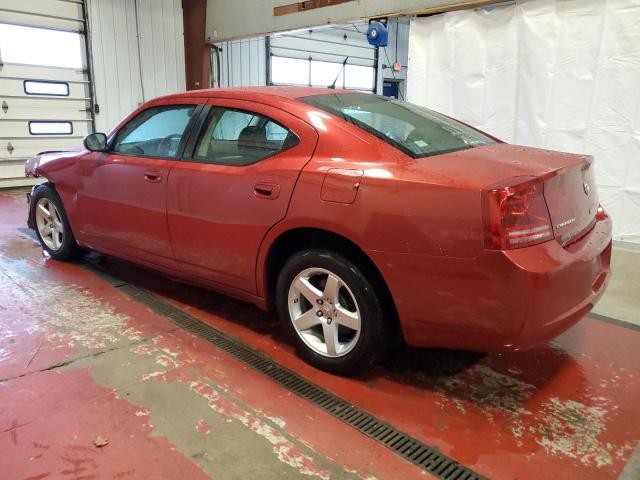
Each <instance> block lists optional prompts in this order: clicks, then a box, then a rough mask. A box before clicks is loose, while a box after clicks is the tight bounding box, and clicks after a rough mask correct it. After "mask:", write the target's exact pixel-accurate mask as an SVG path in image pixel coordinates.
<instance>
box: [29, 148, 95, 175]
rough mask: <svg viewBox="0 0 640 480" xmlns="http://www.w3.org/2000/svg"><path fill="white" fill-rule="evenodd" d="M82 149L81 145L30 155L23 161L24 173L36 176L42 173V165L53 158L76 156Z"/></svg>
mask: <svg viewBox="0 0 640 480" xmlns="http://www.w3.org/2000/svg"><path fill="white" fill-rule="evenodd" d="M83 150H84V149H83V148H82V147H74V148H68V149H65V150H47V151H44V152H40V153H38V154H37V155H36V156H34V157H31V158H30V159H29V160H27V161H26V163H25V173H26V175H27V177H38V176H40V175H41V174H42V170H41V169H42V167H44V166H45V165H48V164H50V163H51V162H53V161H54V160H60V159H63V158H70V157H77V156H78V154H79V153H80V152H82V151H83Z"/></svg>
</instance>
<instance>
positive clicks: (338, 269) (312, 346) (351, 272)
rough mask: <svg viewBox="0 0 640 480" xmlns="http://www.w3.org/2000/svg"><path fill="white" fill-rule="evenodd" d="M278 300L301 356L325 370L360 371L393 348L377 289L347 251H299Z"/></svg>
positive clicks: (280, 286) (281, 281) (289, 264)
mask: <svg viewBox="0 0 640 480" xmlns="http://www.w3.org/2000/svg"><path fill="white" fill-rule="evenodd" d="M276 301H277V307H278V313H279V315H280V319H281V321H282V324H283V327H284V329H285V331H286V332H287V333H288V334H289V336H290V337H291V338H293V340H294V342H295V344H296V347H297V350H298V352H299V354H300V356H302V357H303V358H304V359H305V360H306V361H307V362H309V363H311V364H312V365H314V366H316V367H318V368H320V369H322V370H327V371H331V372H336V373H343V374H350V373H356V372H358V371H362V370H364V369H366V368H367V367H371V366H373V365H375V364H376V363H377V362H378V361H379V360H380V359H381V358H382V356H383V354H384V353H385V351H386V349H387V343H388V341H389V339H388V338H386V328H385V322H384V316H383V313H382V307H381V305H380V301H379V299H378V297H377V295H376V292H375V290H374V289H373V287H372V286H371V283H370V282H369V281H368V280H367V278H366V277H365V275H364V274H363V272H362V271H361V270H360V268H358V266H357V265H356V264H354V263H353V262H351V261H350V260H348V259H347V258H345V257H343V256H342V255H339V254H337V253H335V252H332V251H329V250H315V249H314V250H306V251H302V252H299V253H296V254H294V255H293V256H292V257H291V258H290V259H289V260H288V261H287V263H286V264H285V266H284V267H283V269H282V271H281V273H280V276H279V279H278V284H277V292H276Z"/></svg>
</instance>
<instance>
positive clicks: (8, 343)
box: [0, 194, 640, 479]
mask: <svg viewBox="0 0 640 480" xmlns="http://www.w3.org/2000/svg"><path fill="white" fill-rule="evenodd" d="M25 209H26V206H25V205H24V202H23V201H22V199H21V197H16V196H11V195H6V194H4V195H0V218H2V219H3V222H0V287H1V288H0V328H1V329H2V330H0V452H2V453H1V454H0V479H4V478H22V479H26V478H32V479H36V478H78V479H80V478H87V479H89V478H200V477H202V478H206V477H207V476H213V477H214V478H234V476H233V475H232V474H230V472H231V473H233V472H235V473H234V474H237V475H236V476H235V478H248V477H247V475H248V474H247V471H245V470H242V468H241V465H240V463H241V462H247V463H248V462H251V461H255V460H252V459H254V458H260V459H261V460H260V462H258V463H260V465H263V467H261V468H263V470H257V471H255V470H254V471H253V474H252V475H251V476H252V477H253V478H270V475H273V472H275V471H277V472H278V476H279V477H280V478H289V477H287V476H286V475H290V474H291V475H292V474H293V473H295V474H296V475H299V476H302V477H305V478H307V477H319V478H351V476H354V477H353V478H394V479H395V478H402V479H405V478H424V477H425V475H424V474H423V473H422V472H421V471H419V470H418V469H417V468H416V467H414V466H412V465H410V464H408V463H406V462H405V461H403V460H402V459H399V458H398V457H396V456H395V455H394V454H393V453H391V452H390V451H388V450H387V449H385V448H383V447H382V446H381V445H379V444H377V443H376V442H374V441H372V440H369V439H367V438H366V437H364V436H363V435H361V434H360V433H358V432H356V431H355V430H353V429H352V428H351V427H348V426H347V425H345V424H342V423H341V422H339V421H338V420H336V419H335V418H333V417H331V416H329V415H328V414H326V413H324V412H323V411H321V410H319V409H317V408H315V407H313V406H312V405H310V404H308V403H307V402H306V401H304V400H301V399H299V398H298V397H296V396H294V395H292V394H290V393H289V392H288V391H286V390H284V389H283V388H281V387H279V386H278V385H277V384H275V383H273V382H271V381H270V380H268V379H267V378H266V377H264V376H262V375H261V374H259V373H257V372H254V371H253V370H251V369H250V368H248V367H246V366H244V365H242V364H240V363H239V362H237V361H236V360H234V359H233V358H231V357H229V356H227V355H226V354H224V353H222V352H220V351H218V350H216V349H215V348H214V347H212V346H211V345H209V344H208V343H206V342H204V341H203V340H200V339H197V338H195V337H193V336H191V335H190V334H187V333H184V332H181V331H174V330H175V327H174V326H173V325H172V324H171V323H169V322H168V321H166V320H165V319H163V318H161V317H159V316H157V315H155V314H153V313H151V312H150V311H148V310H147V309H146V307H144V306H142V305H140V304H138V303H136V302H134V301H133V300H131V299H130V298H129V297H127V296H126V295H124V294H123V293H121V292H120V291H118V290H117V289H116V288H114V287H112V286H110V285H109V284H107V283H106V282H104V281H103V280H102V279H100V278H98V277H97V276H95V275H94V274H92V273H90V272H89V271H88V270H86V269H85V268H83V266H82V265H78V264H63V263H59V262H55V261H51V260H47V259H45V258H43V257H42V255H41V252H40V250H39V248H38V247H37V246H36V245H34V242H33V239H32V238H31V237H30V234H29V233H28V232H26V231H24V230H23V229H24V216H25V211H26V210H25ZM96 262H97V265H98V266H99V268H101V269H103V270H104V271H106V272H109V273H112V274H113V275H115V276H117V277H118V278H120V279H122V280H123V282H129V283H134V284H136V285H138V286H141V287H144V288H148V289H150V290H151V291H153V292H155V293H157V294H159V295H162V296H164V297H166V298H167V299H169V300H170V301H172V302H174V303H175V304H177V305H179V306H180V307H182V308H185V309H187V310H188V311H189V312H191V313H192V314H193V315H195V316H197V317H199V318H200V319H202V320H203V321H205V322H207V323H209V324H211V325H213V326H215V327H216V328H219V329H221V330H223V331H225V332H227V333H230V334H232V335H234V336H236V337H237V338H240V339H242V340H243V341H244V342H246V343H247V344H249V345H250V346H252V347H254V348H256V349H259V350H261V351H263V352H265V353H266V354H268V355H269V356H271V357H273V358H274V359H276V360H277V361H278V362H280V363H282V364H283V365H285V366H287V367H288V368H291V369H292V370H294V371H296V372H298V373H300V374H302V375H303V376H305V377H307V378H309V379H310V380H312V381H314V382H316V383H318V384H319V385H321V386H323V387H325V388H327V389H328V390H330V391H332V392H334V393H336V394H338V395H340V396H342V397H343V398H345V399H347V400H349V401H351V402H353V403H354V404H356V405H359V406H361V407H362V408H364V409H366V410H368V411H370V412H371V413H373V414H375V415H376V416H378V417H379V418H381V419H383V420H385V421H388V422H390V423H392V424H394V425H395V426H396V427H397V428H399V429H401V430H404V431H406V432H407V433H410V434H411V435H413V436H415V437H417V438H419V439H421V440H422V441H424V442H425V443H427V444H429V445H433V446H436V447H438V448H439V449H440V450H441V451H443V452H444V453H446V454H447V455H449V456H451V457H453V458H455V459H456V460H458V461H460V462H462V463H464V464H466V465H467V466H469V467H471V468H473V469H474V470H476V471H477V472H479V473H481V474H484V475H486V476H487V477H489V478H492V479H514V478H518V479H526V478H532V479H539V478H558V479H567V478H572V479H573V478H576V479H578V478H580V479H582V478H589V479H599V478H603V479H609V478H617V477H618V475H619V474H620V472H621V471H622V470H623V468H624V466H625V464H626V462H627V461H628V459H629V457H630V456H631V455H632V453H633V451H634V449H635V448H636V445H637V442H638V440H639V439H640V415H637V413H636V412H637V408H636V405H637V404H638V402H639V401H640V382H639V381H638V379H639V375H640V354H639V353H638V352H639V351H640V350H639V347H640V332H638V331H636V330H632V329H628V328H624V327H620V326H617V325H613V324H609V323H604V322H602V321H600V320H595V319H592V318H586V319H585V320H584V321H582V322H580V323H579V324H578V325H576V326H575V327H574V328H573V329H571V330H570V331H568V332H567V333H565V334H564V335H562V336H561V337H560V338H558V339H557V340H556V341H555V342H553V344H551V345H549V346H547V347H544V348H539V349H536V350H533V351H530V352H522V353H512V354H503V355H477V354H471V353H464V352H446V351H433V350H429V351H427V350H425V351H417V350H415V351H406V352H400V353H398V354H396V355H395V356H394V357H393V358H391V359H390V360H389V362H388V363H387V364H386V365H385V366H383V367H379V368H377V369H376V370H375V371H372V372H370V373H368V374H367V375H365V376H362V377H360V378H352V379H348V378H342V377H336V376H332V375H329V374H326V373H323V372H320V371H317V370H315V369H313V368H311V367H309V366H307V365H306V364H305V363H303V362H302V361H301V360H300V359H299V358H298V357H297V356H296V355H295V352H293V350H292V348H291V347H290V346H289V345H288V344H286V343H285V342H283V340H282V338H281V337H280V334H279V329H278V326H277V322H276V321H275V319H273V318H271V317H269V316H267V315H265V314H263V313H261V312H259V311H257V310H256V309H254V308H253V307H251V306H249V305H245V304H242V303H239V302H236V301H233V300H230V299H227V298H225V297H222V296H219V295H217V294H214V293H211V292H207V291H203V290H200V289H196V288H192V287H189V286H185V285H180V284H177V283H173V282H170V281H167V280H166V279H163V278H162V277H159V276H157V275H156V274H154V273H151V272H147V271H143V270H140V269H137V268H135V267H133V266H131V265H129V264H126V263H124V262H120V261H118V260H115V259H111V258H107V257H99V258H98V259H97V260H96ZM56 299H57V300H56ZM145 362H149V363H148V366H149V367H151V366H153V368H146V369H145V368H143V367H144V366H147V363H145ZM65 363H67V365H64V364H65ZM143 364H144V365H143ZM185 392H186V393H185ZM173 395H175V404H174V405H172V404H171V402H170V401H168V400H167V401H166V402H164V403H162V399H163V398H167V399H170V398H174V397H173ZM179 402H185V403H184V404H183V403H179ZM203 405H204V407H206V410H202V408H204V407H203ZM172 408H174V409H176V410H177V411H174V410H172ZM191 409H193V411H197V412H205V413H198V414H195V413H194V415H191V416H189V411H190V410H191ZM221 419H222V420H221ZM216 422H218V423H216ZM227 424H229V425H232V426H235V427H233V428H236V430H226V428H227V426H226V425H227ZM229 428H231V427H229ZM2 432H4V433H2ZM185 432H186V433H185ZM246 432H250V434H251V436H246V435H247V433H246ZM98 436H101V437H104V438H107V439H108V440H109V443H108V445H106V446H103V447H100V448H99V447H96V446H95V445H94V444H93V442H94V440H95V439H96V437H98ZM254 438H256V439H257V440H255V442H256V443H255V445H256V446H255V450H254V452H244V453H237V452H236V451H235V450H229V451H226V450H225V448H226V445H235V444H236V443H237V444H238V445H242V444H243V442H244V443H245V444H246V442H247V441H251V442H253V441H254ZM247 439H248V440H247ZM214 440H215V441H217V443H211V444H209V443H207V442H214ZM234 442H235V443H234ZM265 445H267V447H268V448H266V447H264V446H265ZM263 447H264V448H265V451H267V450H268V451H269V452H271V453H270V455H271V457H273V458H271V457H269V456H265V457H264V458H263V457H262V456H260V452H261V451H262V450H260V449H261V448H263ZM234 455H236V456H235V457H234ZM270 468H271V469H272V470H269V469H270ZM292 472H293V473H292ZM241 473H242V475H241ZM292 478H294V477H292Z"/></svg>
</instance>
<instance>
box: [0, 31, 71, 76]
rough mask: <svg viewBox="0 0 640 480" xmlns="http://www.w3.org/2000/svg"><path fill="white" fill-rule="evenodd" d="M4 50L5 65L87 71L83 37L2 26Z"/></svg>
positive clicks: (0, 46)
mask: <svg viewBox="0 0 640 480" xmlns="http://www.w3.org/2000/svg"><path fill="white" fill-rule="evenodd" d="M0 49H1V50H2V61H3V62H5V63H17V64H24V65H42V66H47V67H61V68H76V69H81V68H83V65H82V64H83V60H82V37H81V36H80V34H79V33H74V32H63V31H59V30H51V29H47V28H37V27H25V26H22V25H9V24H1V23H0Z"/></svg>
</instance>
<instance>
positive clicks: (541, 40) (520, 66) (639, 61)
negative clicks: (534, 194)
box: [407, 0, 640, 242]
mask: <svg viewBox="0 0 640 480" xmlns="http://www.w3.org/2000/svg"><path fill="white" fill-rule="evenodd" d="M407 97H408V100H409V101H410V102H413V103H417V104H420V105H424V106H426V107H428V108H432V109H434V110H437V111H440V112H443V113H446V114H449V115H452V116H454V117H456V118H459V119H460V120H463V121H465V122H467V123H469V124H472V125H474V126H477V127H478V128H480V129H482V130H485V131H487V132H489V133H492V134H494V135H496V136H497V137H499V138H502V139H503V140H505V141H508V142H512V143H518V144H522V145H530V146H535V147H541V148H549V149H553V150H562V151H569V152H575V153H588V154H592V155H594V157H595V158H596V178H597V182H598V189H599V193H600V198H601V201H602V203H603V204H604V206H605V208H606V209H607V210H608V211H609V212H610V214H611V215H612V217H613V219H614V237H615V238H616V239H619V240H626V241H633V242H640V2H639V1H638V0H606V1H605V0H529V1H516V2H515V4H511V5H507V6H502V7H495V8H493V9H477V10H463V11H456V12H450V13H446V14H442V15H437V16H432V17H426V18H415V19H413V20H412V23H411V28H410V39H409V69H408V85H407Z"/></svg>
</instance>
